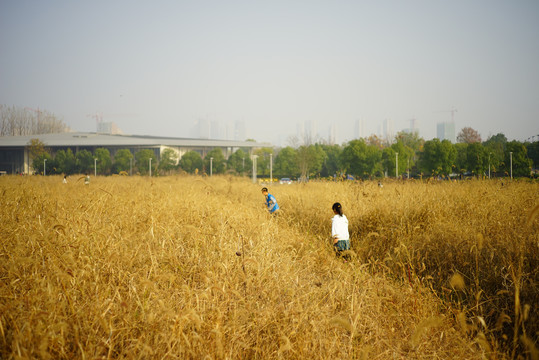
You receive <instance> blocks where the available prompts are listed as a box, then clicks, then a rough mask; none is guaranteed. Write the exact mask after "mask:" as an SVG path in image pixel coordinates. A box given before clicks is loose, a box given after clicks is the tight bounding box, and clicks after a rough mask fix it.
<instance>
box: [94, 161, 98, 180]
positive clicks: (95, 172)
mask: <svg viewBox="0 0 539 360" xmlns="http://www.w3.org/2000/svg"><path fill="white" fill-rule="evenodd" d="M94 176H97V158H94Z"/></svg>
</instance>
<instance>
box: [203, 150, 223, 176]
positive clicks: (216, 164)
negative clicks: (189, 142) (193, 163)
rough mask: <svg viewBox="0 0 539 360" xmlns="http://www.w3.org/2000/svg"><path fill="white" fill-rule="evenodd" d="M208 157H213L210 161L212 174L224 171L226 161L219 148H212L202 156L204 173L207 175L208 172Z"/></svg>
mask: <svg viewBox="0 0 539 360" xmlns="http://www.w3.org/2000/svg"><path fill="white" fill-rule="evenodd" d="M210 158H213V160H212V161H211V166H212V171H211V172H212V173H213V174H223V173H224V172H225V167H226V161H225V157H224V155H223V152H222V151H221V149H220V148H214V149H212V150H211V151H210V152H209V153H207V154H206V156H205V157H204V166H205V167H206V173H207V174H208V175H209V174H210Z"/></svg>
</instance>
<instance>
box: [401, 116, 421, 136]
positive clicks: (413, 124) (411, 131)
mask: <svg viewBox="0 0 539 360" xmlns="http://www.w3.org/2000/svg"><path fill="white" fill-rule="evenodd" d="M404 131H405V132H407V133H409V134H414V133H415V134H419V129H418V128H417V119H410V127H409V128H408V129H405V130H404Z"/></svg>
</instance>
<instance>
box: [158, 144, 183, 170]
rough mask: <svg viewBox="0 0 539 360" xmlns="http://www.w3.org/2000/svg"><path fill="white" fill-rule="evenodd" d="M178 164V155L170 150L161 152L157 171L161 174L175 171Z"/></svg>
mask: <svg viewBox="0 0 539 360" xmlns="http://www.w3.org/2000/svg"><path fill="white" fill-rule="evenodd" d="M177 162H178V154H176V152H175V151H174V150H172V149H170V148H167V149H165V150H163V153H162V154H161V160H160V161H159V170H160V171H163V172H170V171H172V170H174V169H176V163H177Z"/></svg>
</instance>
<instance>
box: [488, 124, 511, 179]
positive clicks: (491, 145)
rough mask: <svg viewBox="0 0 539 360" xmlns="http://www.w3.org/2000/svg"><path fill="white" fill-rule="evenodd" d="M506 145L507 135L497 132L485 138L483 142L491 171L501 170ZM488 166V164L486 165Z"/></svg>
mask: <svg viewBox="0 0 539 360" xmlns="http://www.w3.org/2000/svg"><path fill="white" fill-rule="evenodd" d="M506 145H507V137H505V135H504V134H502V133H498V134H496V135H493V136H491V137H489V138H488V139H487V141H485V142H484V143H483V146H484V147H485V149H486V151H487V155H488V157H489V160H488V161H489V163H490V168H491V171H492V172H497V171H500V170H501V166H502V163H503V162H504V158H505V148H506ZM487 168H488V165H487Z"/></svg>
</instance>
